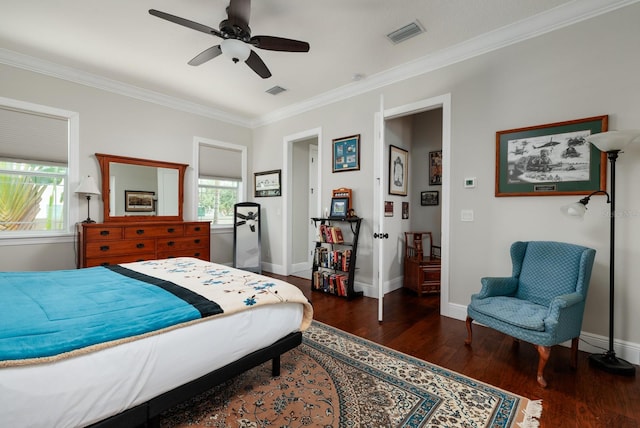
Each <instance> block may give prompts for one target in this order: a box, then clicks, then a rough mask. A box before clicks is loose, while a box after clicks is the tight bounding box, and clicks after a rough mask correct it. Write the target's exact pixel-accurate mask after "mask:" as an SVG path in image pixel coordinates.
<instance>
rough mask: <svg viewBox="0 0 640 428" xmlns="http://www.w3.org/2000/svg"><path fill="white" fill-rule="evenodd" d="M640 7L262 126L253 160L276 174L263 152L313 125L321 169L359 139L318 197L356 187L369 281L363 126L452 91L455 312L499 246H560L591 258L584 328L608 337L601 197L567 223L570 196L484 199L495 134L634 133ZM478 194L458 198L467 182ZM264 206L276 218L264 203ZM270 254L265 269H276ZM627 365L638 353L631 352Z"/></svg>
mask: <svg viewBox="0 0 640 428" xmlns="http://www.w3.org/2000/svg"><path fill="white" fill-rule="evenodd" d="M639 20H640V5H638V4H635V5H632V6H628V7H625V8H623V9H620V10H617V11H614V12H611V13H609V14H607V15H603V16H600V17H597V18H594V19H591V20H588V21H584V22H581V23H578V24H576V25H573V26H571V27H567V28H563V29H561V30H557V31H555V32H553V33H549V34H546V35H543V36H540V37H538V38H535V39H531V40H528V41H524V42H521V43H518V44H516V45H511V46H508V47H505V48H503V49H501V50H499V51H494V52H490V53H487V54H485V55H482V56H481V57H476V58H473V59H469V60H466V61H464V62H461V63H458V64H455V65H452V66H449V67H446V68H444V69H441V70H436V71H433V72H430V73H428V74H425V75H422V76H418V77H415V78H412V79H408V80H405V81H402V82H398V83H395V84H393V85H390V86H387V87H384V88H382V89H381V90H379V91H374V92H371V93H367V94H364V95H360V96H356V97H353V98H349V99H347V100H344V101H340V102H337V103H334V104H332V105H330V106H326V107H322V108H318V109H316V110H314V111H311V112H305V113H302V114H300V115H298V116H296V117H293V118H289V119H285V120H282V121H280V122H277V123H274V124H270V125H266V126H264V127H262V128H259V129H256V130H255V133H254V153H253V156H254V162H255V164H256V167H257V168H259V169H270V168H278V167H279V165H280V163H279V162H280V159H281V158H282V154H281V152H280V151H281V149H279V148H277V147H274V146H272V145H270V141H278V140H279V139H281V138H282V136H283V135H289V134H292V133H295V132H299V131H300V130H303V129H308V128H312V127H319V126H321V127H322V128H323V135H324V139H325V141H323V146H322V147H323V151H322V153H320V156H321V157H322V158H323V165H330V162H331V139H333V138H338V137H342V136H346V135H352V134H362V143H361V169H360V171H354V172H348V173H339V174H333V173H331V172H330V169H329V168H328V167H326V166H325V167H324V168H323V179H322V180H323V183H322V187H323V189H325V191H324V194H323V206H324V205H327V204H328V201H329V197H330V195H329V193H328V191H327V190H326V189H332V188H335V187H339V186H346V185H347V183H348V186H347V187H351V188H352V189H354V196H355V198H354V199H355V209H356V211H357V213H358V214H359V215H360V216H361V217H363V218H364V219H365V221H364V227H363V229H364V231H363V233H362V235H361V241H360V242H361V246H360V248H359V250H358V266H359V270H358V274H357V275H356V280H357V281H362V282H366V281H371V279H370V278H372V272H373V269H372V260H371V254H372V238H371V237H370V236H371V219H372V212H373V211H372V210H373V207H372V205H371V202H370V201H371V194H372V186H373V181H374V179H375V178H374V177H373V173H372V171H373V168H372V162H373V153H372V150H373V124H374V120H373V119H374V114H375V112H376V111H377V110H378V108H379V95H380V93H382V94H383V95H384V99H385V108H393V107H397V106H402V105H406V104H410V103H413V102H416V101H419V100H423V99H427V98H431V97H435V96H439V95H442V94H446V93H451V96H452V136H451V138H452V147H451V160H450V161H451V192H452V193H451V216H450V219H449V220H450V224H451V231H450V234H451V235H450V238H451V242H450V248H451V254H450V265H449V268H450V292H449V296H450V298H449V300H450V302H449V303H450V304H451V305H453V306H459V307H460V308H463V307H464V305H466V304H467V303H468V301H469V298H470V296H471V294H472V293H474V292H476V291H477V290H478V289H479V286H480V282H479V281H480V278H481V277H482V276H490V275H491V276H494V275H508V274H510V270H511V264H510V260H509V246H510V244H511V243H512V242H513V241H515V240H530V239H531V240H533V239H535V240H544V239H552V240H560V241H568V242H573V243H577V244H582V245H586V246H590V247H593V248H596V249H597V256H596V263H595V268H594V272H593V277H592V282H591V290H590V293H589V298H588V302H587V309H586V314H585V321H584V325H583V328H584V330H585V331H586V332H589V333H591V334H593V335H600V336H604V337H606V336H607V334H608V330H607V328H608V327H607V326H608V322H607V312H608V311H607V307H606V303H605V302H607V300H608V242H609V238H608V220H607V217H606V216H605V212H606V209H607V207H606V206H605V204H604V203H603V201H602V199H600V198H594V200H593V202H592V206H590V214H591V215H590V216H588V218H587V219H585V221H584V222H583V223H575V222H573V221H572V220H570V219H567V218H564V217H562V216H561V215H560V212H559V207H560V206H561V205H564V204H567V203H569V202H573V201H575V200H576V198H575V197H504V198H496V197H494V179H495V134H496V131H499V130H504V129H512V128H517V127H524V126H533V125H540V124H545V123H552V122H559V121H564V120H571V119H579V118H584V117H591V116H596V115H601V114H609V118H610V122H609V123H610V129H629V128H640V103H638V102H637V99H638V96H640V79H638V77H637V70H638V68H640V56H639V55H637V42H638V40H640V30H639V28H640V27H638V25H637V22H638V21H639ZM617 172H618V175H617V177H618V186H617V194H618V206H617V208H618V209H619V210H620V212H622V213H623V214H622V215H621V216H620V218H618V229H617V231H618V235H617V237H616V238H617V241H616V244H617V248H616V250H617V257H618V258H617V266H616V274H617V300H616V308H617V310H616V338H617V339H621V340H623V341H628V342H633V343H636V344H638V343H640V330H638V329H637V328H635V326H637V325H640V314H639V313H638V311H636V310H635V308H636V307H637V306H638V304H639V303H640V287H637V286H636V285H637V283H638V282H640V265H639V264H638V263H633V261H634V260H637V259H638V256H639V255H640V242H639V241H638V240H637V239H634V237H638V236H640V199H638V198H635V197H634V196H635V195H636V193H637V183H640V145H636V146H634V147H629V148H628V149H627V150H625V153H624V154H622V155H621V157H620V159H619V161H618V169H617ZM470 176H471V177H476V178H477V187H476V188H475V189H465V188H464V187H463V180H464V178H465V177H470ZM273 202H274V204H273V206H270V207H268V209H271V210H274V211H275V212H277V211H278V210H280V209H281V207H279V206H278V201H273ZM463 209H472V210H473V211H474V214H475V221H473V222H461V221H460V211H461V210H463ZM268 228H269V244H268V245H270V247H271V249H272V251H273V250H274V249H276V248H280V246H281V245H282V242H281V241H280V240H279V239H278V237H279V236H280V235H281V231H280V228H281V224H280V223H278V222H274V223H269V225H268ZM279 254H280V252H279V251H278V252H277V253H276V254H273V255H272V262H273V263H276V264H277V263H279V262H280V260H279ZM636 358H637V355H636Z"/></svg>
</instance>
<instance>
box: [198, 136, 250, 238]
mask: <svg viewBox="0 0 640 428" xmlns="http://www.w3.org/2000/svg"><path fill="white" fill-rule="evenodd" d="M201 146H205V147H212V148H219V149H227V150H235V151H238V152H240V157H241V169H242V171H241V180H240V181H239V184H238V202H247V147H246V146H243V145H240V144H234V143H227V142H224V141H218V140H211V139H208V138H204V137H194V138H193V162H192V165H193V170H194V174H193V180H192V185H191V186H190V189H189V191H190V193H191V195H192V201H193V203H192V204H191V214H190V218H193V219H196V220H197V218H198V199H199V195H198V189H199V179H200V147H201ZM203 178H215V179H219V180H220V179H222V180H227V179H228V178H223V177H203ZM232 229H233V224H230V225H214V224H211V230H232Z"/></svg>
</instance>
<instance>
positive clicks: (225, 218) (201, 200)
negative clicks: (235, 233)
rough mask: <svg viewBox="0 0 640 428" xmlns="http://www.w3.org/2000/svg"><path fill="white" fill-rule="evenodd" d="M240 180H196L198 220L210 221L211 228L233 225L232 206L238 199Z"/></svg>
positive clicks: (202, 178)
mask: <svg viewBox="0 0 640 428" xmlns="http://www.w3.org/2000/svg"><path fill="white" fill-rule="evenodd" d="M240 183H241V181H240V180H234V179H228V178H223V179H217V178H204V177H200V178H199V179H198V220H205V221H211V225H212V226H230V225H233V206H234V205H235V204H236V203H237V202H238V201H239V199H240V192H239V191H240Z"/></svg>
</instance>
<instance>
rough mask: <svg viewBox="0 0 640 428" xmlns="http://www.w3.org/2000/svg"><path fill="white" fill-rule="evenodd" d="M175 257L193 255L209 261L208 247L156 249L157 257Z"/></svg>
mask: <svg viewBox="0 0 640 428" xmlns="http://www.w3.org/2000/svg"><path fill="white" fill-rule="evenodd" d="M175 257H195V258H198V259H201V260H206V261H210V257H209V247H208V246H207V247H206V248H204V247H202V248H185V249H182V250H177V249H174V250H169V251H158V258H159V259H172V258H175Z"/></svg>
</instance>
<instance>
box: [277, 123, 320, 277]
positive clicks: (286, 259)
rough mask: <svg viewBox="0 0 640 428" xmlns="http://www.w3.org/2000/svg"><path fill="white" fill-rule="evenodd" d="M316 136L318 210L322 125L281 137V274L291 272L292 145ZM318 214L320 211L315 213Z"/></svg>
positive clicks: (318, 204)
mask: <svg viewBox="0 0 640 428" xmlns="http://www.w3.org/2000/svg"><path fill="white" fill-rule="evenodd" d="M314 137H315V138H316V139H317V140H318V177H317V178H318V188H317V190H318V191H317V192H316V198H317V205H316V207H318V210H319V209H320V206H321V203H322V201H321V200H320V195H322V155H321V153H323V150H322V143H323V142H322V127H318V128H312V129H308V130H306V131H301V132H298V133H296V134H292V135H287V136H285V137H284V138H283V139H282V154H283V161H282V165H283V169H282V186H283V188H282V206H283V213H282V233H283V237H282V242H283V243H284V245H283V246H282V269H283V272H282V273H281V274H282V275H289V274H291V272H293V267H292V264H291V259H292V257H291V253H292V246H293V240H292V235H293V233H292V222H291V221H290V218H291V215H292V213H293V198H291V197H290V194H291V189H292V188H293V176H292V174H291V171H292V169H293V145H294V144H295V143H297V142H299V141H303V140H308V139H310V138H314ZM316 215H317V216H320V213H316Z"/></svg>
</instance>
